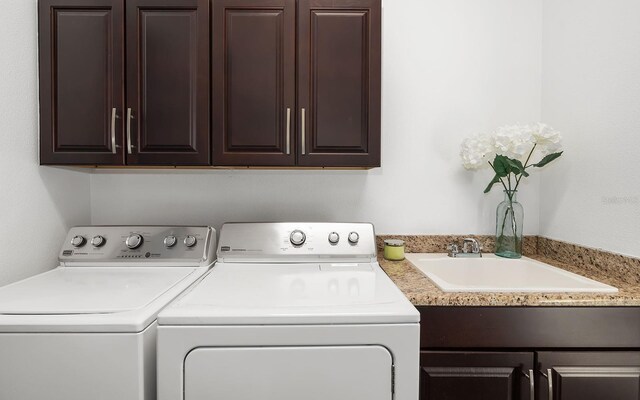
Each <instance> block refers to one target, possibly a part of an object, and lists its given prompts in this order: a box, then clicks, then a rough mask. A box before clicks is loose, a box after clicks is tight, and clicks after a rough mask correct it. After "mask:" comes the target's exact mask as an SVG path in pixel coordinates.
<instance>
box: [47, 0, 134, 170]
mask: <svg viewBox="0 0 640 400" xmlns="http://www.w3.org/2000/svg"><path fill="white" fill-rule="evenodd" d="M38 7H39V10H38V14H39V55H40V62H39V65H40V163H41V164H43V165H47V164H65V165H74V164H75V165H78V164H88V165H99V164H101V165H122V164H123V163H124V157H123V151H122V150H123V149H122V146H121V145H122V128H123V124H122V121H123V120H122V114H123V103H124V76H123V74H124V64H123V62H124V57H123V51H124V43H123V35H124V27H123V20H124V10H123V7H124V5H123V0H40V1H39V3H38Z"/></svg>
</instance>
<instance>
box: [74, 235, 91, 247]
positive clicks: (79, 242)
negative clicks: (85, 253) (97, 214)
mask: <svg viewBox="0 0 640 400" xmlns="http://www.w3.org/2000/svg"><path fill="white" fill-rule="evenodd" d="M86 242H87V240H86V239H85V238H84V236H80V235H76V236H74V237H73V238H72V239H71V245H72V246H73V247H82V246H84V244H85V243H86Z"/></svg>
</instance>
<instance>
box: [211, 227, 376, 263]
mask: <svg viewBox="0 0 640 400" xmlns="http://www.w3.org/2000/svg"><path fill="white" fill-rule="evenodd" d="M375 258H376V242H375V234H374V229H373V225H371V224H367V223H337V222H336V223H291V222H278V223H229V224H225V225H224V226H223V227H222V230H221V232H220V242H219V246H218V259H219V260H222V261H225V262H233V261H238V262H277V261H279V260H281V261H285V262H296V261H305V262H306V261H313V260H318V261H323V260H324V261H328V260H331V261H335V260H341V259H344V260H347V261H350V260H356V259H358V260H361V261H365V262H368V261H371V260H375Z"/></svg>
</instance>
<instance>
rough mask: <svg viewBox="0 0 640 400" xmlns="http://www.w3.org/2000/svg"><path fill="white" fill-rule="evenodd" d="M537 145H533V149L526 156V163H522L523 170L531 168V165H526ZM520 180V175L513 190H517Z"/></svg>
mask: <svg viewBox="0 0 640 400" xmlns="http://www.w3.org/2000/svg"><path fill="white" fill-rule="evenodd" d="M537 145H538V144H537V143H534V144H533V148H532V149H531V151H530V152H529V155H528V156H527V161H525V162H524V169H527V168H529V167H530V166H531V165H528V164H529V160H530V159H531V156H532V155H533V151H534V150H535V149H536V146H537ZM521 179H522V174H520V176H519V177H518V178H517V180H516V188H515V190H518V185H520V180H521Z"/></svg>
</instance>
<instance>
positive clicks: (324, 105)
mask: <svg viewBox="0 0 640 400" xmlns="http://www.w3.org/2000/svg"><path fill="white" fill-rule="evenodd" d="M298 27H299V28H298V29H299V35H298V36H299V47H298V48H299V50H298V51H299V53H298V68H299V78H298V93H299V95H298V102H299V113H300V114H301V115H302V112H303V111H302V109H304V114H305V121H304V123H305V126H304V129H303V127H300V135H302V134H303V133H304V136H305V137H304V140H303V143H301V148H300V153H301V154H300V156H299V164H301V165H310V166H378V165H379V164H380V2H379V1H378V0H356V1H353V0H349V1H346V0H344V1H334V0H301V1H300V2H299V17H298ZM301 123H302V121H301ZM303 131H304V132H303Z"/></svg>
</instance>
